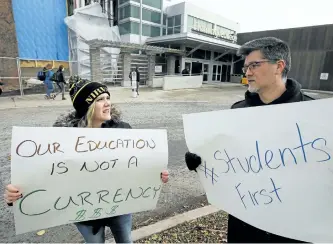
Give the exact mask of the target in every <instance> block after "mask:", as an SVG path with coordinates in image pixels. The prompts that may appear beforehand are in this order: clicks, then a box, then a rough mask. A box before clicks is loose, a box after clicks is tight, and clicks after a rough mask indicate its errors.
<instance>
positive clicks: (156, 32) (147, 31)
mask: <svg viewBox="0 0 333 244" xmlns="http://www.w3.org/2000/svg"><path fill="white" fill-rule="evenodd" d="M142 35H143V36H150V37H154V36H160V27H156V26H151V25H145V24H142Z"/></svg>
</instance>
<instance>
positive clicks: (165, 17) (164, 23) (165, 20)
mask: <svg viewBox="0 0 333 244" xmlns="http://www.w3.org/2000/svg"><path fill="white" fill-rule="evenodd" d="M166 22H167V15H166V14H163V25H166Z"/></svg>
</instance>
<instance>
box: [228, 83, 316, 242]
mask: <svg viewBox="0 0 333 244" xmlns="http://www.w3.org/2000/svg"><path fill="white" fill-rule="evenodd" d="M286 88H287V90H286V91H285V92H284V93H283V94H282V95H281V96H280V97H279V98H278V99H276V100H274V101H273V102H271V103H269V104H264V103H263V102H262V101H261V100H260V98H259V95H258V94H255V93H250V92H249V91H247V92H246V93H245V100H242V101H239V102H236V103H235V104H233V105H232V106H231V109H236V108H246V107H255V106H264V105H274V104H281V103H293V102H303V101H309V100H314V99H313V98H311V97H309V96H307V95H305V94H303V93H302V91H301V85H300V84H299V83H298V82H297V81H295V80H293V79H287V82H286ZM272 221H273V220H272ZM228 242H230V243H300V242H302V241H298V240H293V239H289V238H286V237H282V236H278V235H275V234H272V233H268V232H266V231H263V230H260V229H258V228H256V227H253V226H252V225H249V224H247V223H245V222H243V221H241V220H239V219H237V218H236V217H234V216H232V215H229V221H228Z"/></svg>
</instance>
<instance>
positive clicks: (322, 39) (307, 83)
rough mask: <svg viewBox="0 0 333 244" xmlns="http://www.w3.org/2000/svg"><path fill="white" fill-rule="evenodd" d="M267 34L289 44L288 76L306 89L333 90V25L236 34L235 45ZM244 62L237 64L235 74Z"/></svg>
mask: <svg viewBox="0 0 333 244" xmlns="http://www.w3.org/2000/svg"><path fill="white" fill-rule="evenodd" d="M267 36H273V37H277V38H280V39H282V40H284V41H286V42H287V43H288V44H289V46H290V50H291V71H290V72H289V74H288V76H289V77H291V78H295V79H296V80H298V81H299V82H300V83H301V84H302V87H303V88H305V89H314V90H326V91H333V41H332V40H333V25H321V26H310V27H303V28H292V29H283V30H271V31H260V32H251V33H241V34H238V44H240V45H242V44H244V43H245V42H247V41H250V40H253V39H257V38H261V37H267ZM243 63H244V62H238V63H237V68H236V70H237V73H240V68H241V66H243ZM321 73H329V77H328V80H320V74H321Z"/></svg>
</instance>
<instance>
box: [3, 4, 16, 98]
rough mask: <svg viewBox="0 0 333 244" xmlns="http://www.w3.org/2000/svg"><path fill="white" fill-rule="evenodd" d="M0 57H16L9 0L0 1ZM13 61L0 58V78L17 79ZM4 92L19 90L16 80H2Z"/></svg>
mask: <svg viewBox="0 0 333 244" xmlns="http://www.w3.org/2000/svg"><path fill="white" fill-rule="evenodd" d="M0 6H1V7H0V57H12V58H16V57H18V48H17V39H16V30H15V22H14V17H13V11H12V1H11V0H0ZM17 76H18V74H17V64H16V60H15V59H3V58H0V77H17ZM3 81H4V83H5V87H4V90H5V91H7V90H12V89H18V88H19V82H18V79H10V80H9V79H4V80H3Z"/></svg>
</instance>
